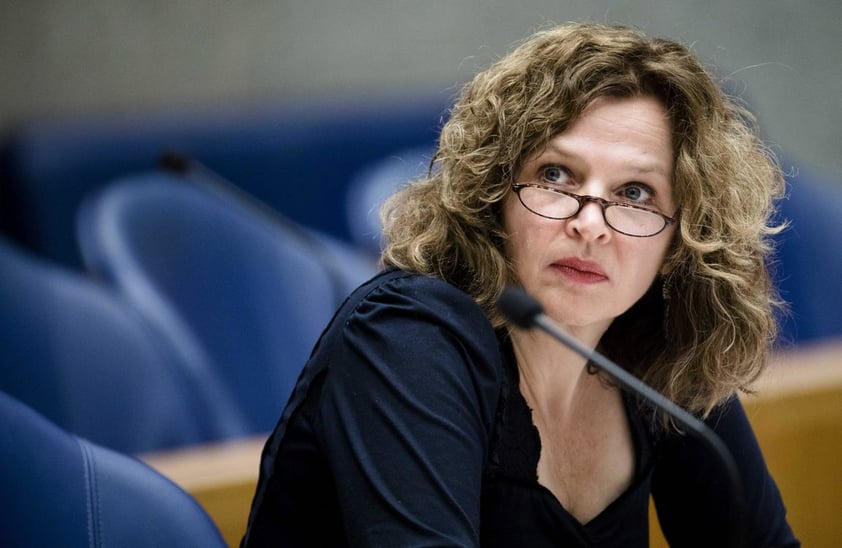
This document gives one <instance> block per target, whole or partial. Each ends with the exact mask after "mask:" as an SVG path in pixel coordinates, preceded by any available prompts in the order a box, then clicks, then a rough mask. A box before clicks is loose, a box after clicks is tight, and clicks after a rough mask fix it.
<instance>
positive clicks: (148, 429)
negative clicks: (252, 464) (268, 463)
mask: <svg viewBox="0 0 842 548" xmlns="http://www.w3.org/2000/svg"><path fill="white" fill-rule="evenodd" d="M0 272H2V276H0V356H2V358H3V364H2V367H0V390H3V391H5V392H7V393H9V394H11V395H12V396H14V397H15V398H17V399H19V400H21V401H23V402H24V403H26V404H28V405H30V406H31V407H33V408H35V409H37V410H38V411H39V412H41V413H43V414H44V415H45V416H47V417H48V418H49V419H50V420H52V421H53V422H55V423H57V424H58V425H59V426H60V427H62V428H64V429H67V430H69V431H71V432H73V433H74V434H77V435H80V436H83V437H85V438H88V439H90V440H92V441H94V442H95V443H98V444H101V445H104V446H107V447H110V448H112V449H116V450H119V451H122V452H128V453H138V452H142V451H152V450H159V449H164V448H170V447H178V446H184V445H189V444H193V443H197V442H201V441H206V440H212V439H220V438H224V437H232V436H234V435H239V434H241V433H242V432H243V431H244V427H243V426H242V424H240V423H238V418H237V410H236V408H234V407H233V406H232V409H230V410H229V409H226V408H225V400H226V395H225V391H224V389H223V387H222V386H221V384H220V385H219V386H214V385H213V380H212V379H208V378H206V375H205V372H204V371H202V369H201V368H200V367H199V365H200V364H193V367H187V366H186V365H185V364H184V363H182V361H181V360H180V358H179V357H178V355H177V354H176V352H175V346H174V344H172V342H171V341H170V339H169V338H168V337H167V336H166V335H165V334H164V333H163V332H161V331H160V330H158V329H157V328H156V326H155V325H154V324H152V323H150V322H149V321H147V320H146V319H144V318H143V317H142V316H141V315H140V314H139V313H138V311H137V310H136V309H134V307H132V306H131V304H130V303H129V302H128V301H126V300H125V299H123V298H122V297H120V295H118V294H117V293H116V292H114V291H112V290H109V289H107V288H105V287H102V286H99V285H97V284H95V283H94V282H93V281H91V280H90V279H87V278H85V277H84V276H82V275H81V274H80V273H78V272H76V271H71V270H69V269H67V268H66V267H60V266H57V265H55V264H52V263H49V262H47V261H45V260H43V259H41V258H39V257H35V256H33V255H32V254H30V253H29V252H28V251H25V250H22V249H20V248H18V247H17V246H16V245H14V244H12V243H10V242H7V241H5V240H0ZM203 391H204V393H203ZM227 398H228V399H229V400H231V396H230V395H228V396H227ZM210 402H212V405H211V403H210Z"/></svg>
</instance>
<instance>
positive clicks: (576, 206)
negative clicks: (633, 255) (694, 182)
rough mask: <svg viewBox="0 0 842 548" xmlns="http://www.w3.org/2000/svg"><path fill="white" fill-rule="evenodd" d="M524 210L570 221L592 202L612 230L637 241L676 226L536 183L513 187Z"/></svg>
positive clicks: (642, 211)
mask: <svg viewBox="0 0 842 548" xmlns="http://www.w3.org/2000/svg"><path fill="white" fill-rule="evenodd" d="M512 190H514V191H515V194H517V197H518V199H519V200H520V203H521V204H523V207H525V208H526V209H528V210H529V211H531V212H532V213H534V214H535V215H539V216H541V217H545V218H547V219H556V220H562V219H569V218H571V217H575V216H576V215H578V214H579V212H580V211H582V208H583V207H585V204H586V203H588V202H596V203H597V204H599V205H600V206H602V217H603V219H605V224H607V225H608V226H609V227H611V229H613V230H615V231H617V232H619V233H620V234H625V235H626V236H634V237H636V238H646V237H649V236H654V235H656V234H658V233H660V232H661V231H663V230H664V229H665V228H666V227H667V226H669V225H671V224H673V223H674V222H675V218H673V217H667V216H666V215H663V214H661V213H658V212H657V211H652V210H651V209H646V208H645V207H641V206H636V205H632V204H624V203H622V202H609V201H608V200H603V199H602V198H599V197H598V196H585V195H582V196H580V195H579V194H573V193H572V192H567V191H564V190H560V189H557V188H552V187H548V186H544V185H539V184H535V183H513V184H512Z"/></svg>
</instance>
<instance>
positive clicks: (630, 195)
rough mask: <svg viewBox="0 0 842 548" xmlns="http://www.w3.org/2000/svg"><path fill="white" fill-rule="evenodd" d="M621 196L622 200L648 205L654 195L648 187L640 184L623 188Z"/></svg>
mask: <svg viewBox="0 0 842 548" xmlns="http://www.w3.org/2000/svg"><path fill="white" fill-rule="evenodd" d="M621 196H622V198H623V199H624V200H628V201H629V202H635V203H648V202H651V201H652V198H653V197H654V196H655V193H654V192H652V189H650V188H649V187H648V186H646V185H644V184H640V183H633V184H629V185H626V186H625V187H623V190H622V192H621Z"/></svg>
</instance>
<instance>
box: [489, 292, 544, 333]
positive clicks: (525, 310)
mask: <svg viewBox="0 0 842 548" xmlns="http://www.w3.org/2000/svg"><path fill="white" fill-rule="evenodd" d="M497 307H498V308H499V309H500V311H501V312H502V313H503V315H504V316H505V317H506V319H507V320H509V321H510V322H512V323H513V324H515V325H516V326H518V327H522V328H524V329H529V328H530V327H533V326H534V325H535V318H537V317H538V315H539V314H543V313H544V309H543V307H542V306H541V303H539V302H538V301H536V300H535V298H534V297H532V295H530V294H529V293H527V292H526V291H524V290H523V289H521V288H519V287H514V286H509V287H507V288H506V289H505V290H503V294H502V295H500V299H499V300H498V301H497Z"/></svg>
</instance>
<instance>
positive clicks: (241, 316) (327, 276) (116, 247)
mask: <svg viewBox="0 0 842 548" xmlns="http://www.w3.org/2000/svg"><path fill="white" fill-rule="evenodd" d="M79 235H80V236H79V237H80V242H81V247H82V250H83V256H84V258H85V264H86V265H88V267H89V268H90V269H91V271H92V272H93V273H95V274H96V275H97V276H100V277H102V278H103V279H105V280H107V281H108V282H109V283H112V284H114V285H115V286H116V287H117V288H118V289H119V290H120V291H121V292H122V293H123V294H124V295H126V296H127V297H128V298H129V299H130V300H132V301H133V302H134V303H135V304H136V306H137V307H138V308H139V309H141V310H142V311H143V312H144V313H145V314H147V315H149V316H150V317H151V318H153V319H154V320H155V321H156V322H157V323H159V324H161V325H164V326H165V328H166V329H167V331H168V332H169V333H171V334H172V335H173V338H174V339H175V340H176V341H179V342H180V346H181V348H182V350H183V351H184V352H185V353H188V354H197V353H203V355H204V356H205V357H206V358H207V360H208V361H209V362H210V363H212V364H213V368H214V370H215V371H216V373H217V374H218V375H219V378H221V379H222V380H223V382H224V383H225V384H226V386H227V387H228V388H229V389H230V390H231V391H232V392H233V393H234V394H235V397H236V399H237V402H238V404H239V405H240V407H241V409H242V410H243V413H244V415H245V416H246V417H247V420H248V421H249V424H250V427H251V428H252V431H253V432H266V431H269V430H271V428H272V427H273V425H274V423H275V421H276V420H277V418H278V417H279V416H280V413H281V410H282V409H283V406H284V404H285V403H286V400H287V397H288V396H289V393H290V392H291V390H292V387H293V385H294V384H295V381H296V380H297V378H298V374H299V372H300V370H301V368H302V367H303V365H304V363H305V362H306V360H307V357H308V356H309V354H310V351H311V349H312V346H313V345H314V343H315V342H316V340H317V339H318V336H319V334H320V333H321V331H322V330H323V328H324V327H325V325H326V324H327V322H328V320H329V319H330V318H331V316H332V315H333V312H334V310H335V308H336V307H337V306H338V305H339V304H340V301H341V300H342V299H343V298H344V296H345V293H346V292H347V286H348V285H355V284H356V283H359V282H361V281H362V278H363V277H369V276H370V275H371V274H373V273H374V270H375V266H374V264H373V263H371V264H369V265H368V268H369V270H366V271H365V272H360V271H359V270H355V271H354V273H353V274H349V275H351V276H356V277H357V278H358V279H357V280H355V282H354V283H352V282H350V281H347V280H344V279H343V280H342V281H343V283H345V286H342V287H338V286H337V284H338V276H337V273H336V271H335V270H331V268H329V267H328V265H326V264H325V263H324V262H323V260H324V258H325V257H328V256H329V257H331V258H332V257H335V255H333V254H329V255H326V254H325V253H324V249H325V248H322V247H321V246H320V243H321V242H320V240H318V239H317V238H315V237H312V235H311V233H308V232H305V231H302V230H301V229H299V228H298V227H297V225H295V223H287V224H281V223H279V222H273V221H272V220H270V219H268V218H267V217H266V216H264V215H262V214H260V212H257V211H255V209H253V208H251V207H249V206H248V205H247V204H246V203H244V202H242V201H240V200H238V199H235V198H233V197H232V196H231V195H230V194H227V193H225V192H220V191H214V190H213V187H210V186H208V185H203V184H199V183H198V182H196V181H194V180H188V179H185V178H181V177H178V176H175V175H171V174H167V173H157V172H152V173H146V174H140V175H137V176H132V177H127V178H124V179H121V180H119V181H116V182H115V183H114V184H112V185H109V186H108V187H107V188H105V189H104V190H103V191H102V192H101V193H99V194H98V195H95V196H92V197H91V199H90V201H89V202H87V203H86V204H85V206H84V207H83V208H82V210H81V215H80V219H79ZM348 253H349V254H350V253H351V252H350V251H348ZM342 264H348V265H350V264H351V263H350V262H347V263H342ZM359 264H360V263H357V265H356V266H357V267H359Z"/></svg>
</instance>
